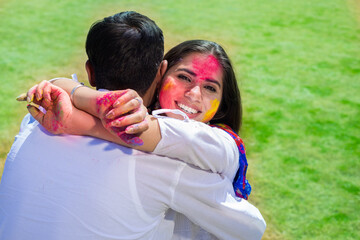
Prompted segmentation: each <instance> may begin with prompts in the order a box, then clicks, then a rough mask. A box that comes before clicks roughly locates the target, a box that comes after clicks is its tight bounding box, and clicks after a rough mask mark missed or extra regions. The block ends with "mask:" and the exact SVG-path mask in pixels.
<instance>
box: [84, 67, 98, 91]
mask: <svg viewBox="0 0 360 240" xmlns="http://www.w3.org/2000/svg"><path fill="white" fill-rule="evenodd" d="M85 68H86V72H87V75H88V79H89V83H90V85H91V86H93V87H96V81H95V72H94V67H93V66H92V65H91V63H90V61H89V60H87V61H86V63H85Z"/></svg>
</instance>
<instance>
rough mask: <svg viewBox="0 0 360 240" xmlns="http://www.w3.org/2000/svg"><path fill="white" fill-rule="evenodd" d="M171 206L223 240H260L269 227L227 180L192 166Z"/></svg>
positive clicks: (179, 182) (174, 195) (182, 173)
mask: <svg viewBox="0 0 360 240" xmlns="http://www.w3.org/2000/svg"><path fill="white" fill-rule="evenodd" d="M170 207H171V208H172V209H173V210H175V211H178V212H180V213H182V214H184V215H185V216H187V217H188V218H189V219H190V220H191V221H192V222H194V223H195V224H197V225H199V226H200V227H202V228H203V229H204V230H206V231H208V232H210V233H211V234H213V235H215V236H216V237H218V238H220V239H227V240H228V239H237V240H245V239H246V240H259V239H261V237H262V235H263V234H264V231H265V228H266V223H265V220H264V219H263V217H262V215H261V213H260V212H259V210H258V209H257V208H256V207H254V206H253V205H252V204H250V203H249V202H248V201H246V200H244V199H240V198H236V197H235V196H234V191H233V189H232V184H231V182H230V181H229V180H228V179H227V178H221V176H220V175H218V174H215V173H208V172H206V171H202V170H198V169H195V168H193V167H190V166H185V167H184V169H183V170H182V172H181V174H180V177H179V180H178V184H177V185H176V187H175V190H174V194H173V198H172V200H171V205H170Z"/></svg>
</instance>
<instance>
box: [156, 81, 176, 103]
mask: <svg viewBox="0 0 360 240" xmlns="http://www.w3.org/2000/svg"><path fill="white" fill-rule="evenodd" d="M179 91H181V88H179V87H177V85H176V82H175V81H174V79H169V80H168V81H167V82H166V83H165V84H164V85H163V87H162V88H161V89H160V92H159V103H160V106H161V108H174V107H173V106H172V103H173V98H174V96H176V95H177V94H178V92H179Z"/></svg>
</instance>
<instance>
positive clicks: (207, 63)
mask: <svg viewBox="0 0 360 240" xmlns="http://www.w3.org/2000/svg"><path fill="white" fill-rule="evenodd" d="M192 67H193V68H194V70H195V73H196V75H197V76H198V77H199V79H202V80H203V79H205V78H210V77H211V76H212V75H213V74H215V73H217V71H219V70H220V69H221V65H220V63H219V61H218V60H217V59H216V58H215V57H214V55H208V56H207V57H206V58H205V59H204V57H195V58H194V59H193V61H192Z"/></svg>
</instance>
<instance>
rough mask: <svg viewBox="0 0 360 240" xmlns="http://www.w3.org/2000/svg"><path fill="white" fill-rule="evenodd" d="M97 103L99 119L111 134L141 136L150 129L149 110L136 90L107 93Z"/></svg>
mask: <svg viewBox="0 0 360 240" xmlns="http://www.w3.org/2000/svg"><path fill="white" fill-rule="evenodd" d="M96 103H97V110H98V113H99V118H100V119H101V121H102V123H103V125H104V127H105V128H106V129H108V130H109V131H110V132H114V133H116V134H117V135H118V133H119V132H125V133H127V134H140V133H142V132H144V131H146V130H147V129H148V128H149V125H148V123H147V121H146V120H145V117H146V115H147V108H146V107H145V106H144V105H143V101H142V98H141V97H140V96H139V95H138V93H137V92H136V91H134V90H131V89H128V90H122V91H112V92H106V93H104V94H103V95H102V96H99V97H98V98H97V102H96Z"/></svg>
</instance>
